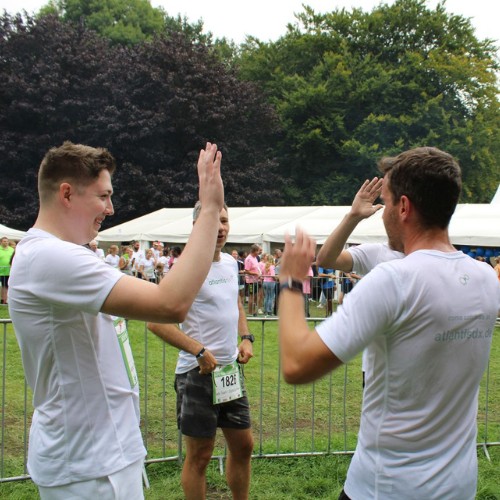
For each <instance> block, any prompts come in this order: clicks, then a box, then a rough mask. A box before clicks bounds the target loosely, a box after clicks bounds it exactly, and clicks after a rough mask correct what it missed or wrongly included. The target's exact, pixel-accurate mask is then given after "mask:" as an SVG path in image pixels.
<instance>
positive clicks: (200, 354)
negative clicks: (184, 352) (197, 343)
mask: <svg viewBox="0 0 500 500" xmlns="http://www.w3.org/2000/svg"><path fill="white" fill-rule="evenodd" d="M203 354H205V348H204V347H202V348H201V351H200V352H199V353H198V354H197V355H196V359H200V358H202V357H203Z"/></svg>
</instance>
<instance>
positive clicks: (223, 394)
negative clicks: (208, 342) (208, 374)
mask: <svg viewBox="0 0 500 500" xmlns="http://www.w3.org/2000/svg"><path fill="white" fill-rule="evenodd" d="M212 384H213V389H214V390H213V394H214V396H213V403H214V405H216V404H219V403H226V402H227V401H232V400H233V399H238V398H241V397H243V387H242V384H241V372H240V367H239V365H238V363H237V362H236V361H233V362H232V363H231V364H230V365H226V366H217V367H216V368H215V370H214V371H213V372H212Z"/></svg>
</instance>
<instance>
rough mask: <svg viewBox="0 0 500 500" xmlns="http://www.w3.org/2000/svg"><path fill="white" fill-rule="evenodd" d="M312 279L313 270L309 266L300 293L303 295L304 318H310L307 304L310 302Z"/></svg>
mask: <svg viewBox="0 0 500 500" xmlns="http://www.w3.org/2000/svg"><path fill="white" fill-rule="evenodd" d="M312 277H313V269H312V266H309V270H308V271H307V276H306V277H305V278H304V280H303V281H302V293H303V294H304V310H305V314H306V318H309V317H310V316H311V314H310V312H309V303H310V301H311V279H312Z"/></svg>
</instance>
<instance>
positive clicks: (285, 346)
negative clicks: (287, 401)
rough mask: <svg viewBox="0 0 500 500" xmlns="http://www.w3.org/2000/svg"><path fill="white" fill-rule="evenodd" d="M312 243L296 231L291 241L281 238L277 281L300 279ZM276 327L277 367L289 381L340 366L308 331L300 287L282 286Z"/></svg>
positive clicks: (297, 381)
mask: <svg viewBox="0 0 500 500" xmlns="http://www.w3.org/2000/svg"><path fill="white" fill-rule="evenodd" d="M315 249H316V242H315V241H314V240H313V239H311V238H310V237H309V236H307V235H306V234H305V233H304V232H303V231H301V230H297V233H296V238H295V244H292V241H291V239H290V236H289V235H287V236H286V238H285V251H284V252H283V260H282V261H281V269H280V283H285V282H288V279H289V278H292V279H293V280H295V281H298V282H301V281H302V280H303V279H304V277H305V276H306V275H307V271H308V269H309V266H310V265H311V263H312V261H313V259H314V252H315ZM278 330H279V339H280V352H281V368H282V371H283V376H284V378H285V380H286V381H287V382H289V383H292V384H304V383H307V382H312V381H313V380H316V379H318V378H320V377H322V376H323V375H325V374H326V373H328V372H330V371H332V370H333V369H335V368H337V367H338V366H340V364H341V361H340V360H339V359H338V358H337V357H336V356H335V355H334V354H333V353H332V351H331V350H330V349H329V348H328V347H327V346H326V344H325V343H324V342H323V341H322V340H321V338H320V336H319V335H318V333H317V332H316V330H310V329H309V326H308V325H307V322H306V319H305V317H304V298H303V294H302V292H301V291H300V290H295V289H289V288H284V289H282V290H281V292H280V298H279V320H278Z"/></svg>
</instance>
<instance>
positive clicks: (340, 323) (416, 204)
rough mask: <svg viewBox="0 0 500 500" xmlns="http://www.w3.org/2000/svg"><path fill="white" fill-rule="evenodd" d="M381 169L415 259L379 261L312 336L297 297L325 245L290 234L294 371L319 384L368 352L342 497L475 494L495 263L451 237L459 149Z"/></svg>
mask: <svg viewBox="0 0 500 500" xmlns="http://www.w3.org/2000/svg"><path fill="white" fill-rule="evenodd" d="M380 168H381V171H382V172H383V173H384V180H383V184H382V200H383V201H384V203H385V208H384V213H383V222H384V226H385V228H386V232H387V235H388V241H389V247H390V248H392V249H394V250H397V251H399V252H402V253H404V255H405V258H403V259H393V260H391V261H388V262H385V263H382V264H379V265H378V266H377V267H376V268H375V269H373V270H372V271H370V272H369V273H368V274H367V275H366V276H364V277H363V279H362V280H361V281H360V282H359V284H358V285H357V286H356V287H355V288H354V290H353V291H352V292H350V293H349V294H348V297H347V298H346V299H345V300H344V303H343V304H342V306H340V307H339V308H338V309H337V312H336V313H335V314H334V315H333V316H332V317H330V318H327V319H326V320H325V321H324V322H322V323H321V324H319V325H317V326H316V328H315V329H314V330H312V331H311V330H309V327H308V325H307V323H306V320H305V318H304V317H303V314H302V312H301V310H302V308H303V304H302V301H303V295H302V293H297V292H299V291H301V281H300V280H301V279H302V278H303V276H305V274H306V272H307V267H308V265H309V264H310V262H312V260H313V258H314V251H315V247H316V244H315V242H314V240H312V239H311V238H309V237H308V236H307V235H306V234H305V233H304V232H303V231H301V230H300V229H298V230H297V233H296V234H297V236H296V240H295V244H292V242H291V239H290V237H289V236H287V237H286V244H285V252H284V260H283V263H282V268H281V276H280V284H281V287H282V291H281V299H280V311H279V337H280V352H281V366H282V370H283V374H284V378H285V380H286V381H287V382H290V383H294V384H297V383H308V382H311V381H313V380H316V379H318V378H320V377H322V376H324V375H325V374H327V373H328V372H330V371H331V370H334V369H336V368H337V367H339V366H341V365H342V363H347V362H348V361H349V360H351V359H352V358H353V357H354V356H356V355H357V354H358V353H359V352H361V351H362V350H363V349H365V348H367V349H368V361H369V363H368V373H367V384H366V387H365V391H364V396H363V409H362V416H361V424H360V431H359V435H358V444H357V447H356V451H355V454H354V456H353V458H352V460H351V464H350V466H349V470H348V473H347V478H346V482H345V486H344V490H343V491H342V493H341V495H340V496H339V499H342V500H347V499H351V500H364V499H366V498H384V499H387V500H400V499H401V498H436V499H437V498H439V499H450V500H451V499H453V500H455V499H473V498H475V495H476V484H477V454H476V437H477V423H476V418H477V396H478V391H479V384H480V382H481V379H482V376H483V373H484V370H485V368H486V366H487V363H488V359H489V353H490V346H491V337H492V332H493V328H494V325H495V321H496V317H497V314H498V311H499V309H500V287H499V286H498V281H497V279H496V277H495V275H494V273H493V272H492V271H491V269H490V268H489V267H488V266H484V265H482V264H481V263H479V262H477V261H475V260H474V259H471V258H469V257H468V256H467V255H464V254H463V253H462V252H459V251H457V250H456V249H455V248H454V247H453V246H452V245H451V243H450V240H449V235H448V225H449V222H450V219H451V216H452V214H453V212H454V210H455V208H456V204H457V202H458V199H459V196H460V190H461V184H462V182H461V173H460V167H459V166H458V164H457V163H456V161H455V160H454V159H453V157H452V156H451V155H449V154H447V153H444V152H442V151H440V150H439V149H436V148H428V147H424V148H416V149H413V150H410V151H406V152H404V153H401V154H400V155H398V156H396V157H395V158H384V159H383V160H382V161H381V163H380ZM368 194H370V193H369V192H368ZM423 269H425V272H422V270H423ZM380 290H383V293H380ZM464 367H466V369H464ZM409 457H411V459H409Z"/></svg>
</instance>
